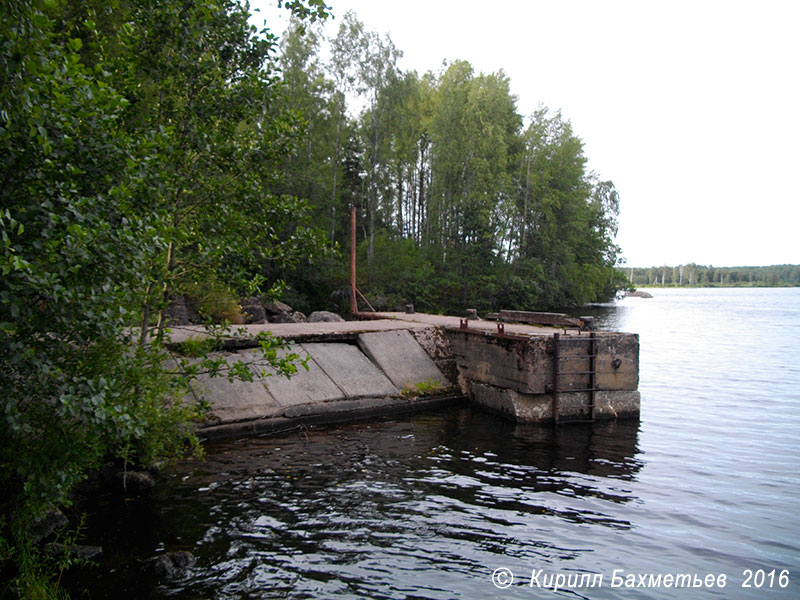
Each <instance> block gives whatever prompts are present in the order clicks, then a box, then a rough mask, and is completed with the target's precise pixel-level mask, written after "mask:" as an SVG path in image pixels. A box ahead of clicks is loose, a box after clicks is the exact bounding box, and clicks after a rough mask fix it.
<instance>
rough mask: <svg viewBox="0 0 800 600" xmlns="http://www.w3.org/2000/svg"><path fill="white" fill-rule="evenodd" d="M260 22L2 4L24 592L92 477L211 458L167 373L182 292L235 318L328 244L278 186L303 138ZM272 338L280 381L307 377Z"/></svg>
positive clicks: (65, 2) (229, 9)
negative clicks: (35, 535) (44, 535)
mask: <svg viewBox="0 0 800 600" xmlns="http://www.w3.org/2000/svg"><path fill="white" fill-rule="evenodd" d="M286 4H287V6H288V7H289V8H290V9H291V10H292V11H293V12H294V13H296V14H300V15H302V16H305V17H307V18H309V19H312V20H313V19H315V18H318V17H323V16H324V15H325V14H326V7H325V5H324V4H323V3H322V2H318V1H317V0H308V1H306V2H300V1H293V2H288V3H286ZM248 17H249V11H248V10H247V7H246V5H244V4H242V3H239V2H236V1H228V0H208V1H206V2H188V1H178V0H176V1H160V2H151V1H149V0H132V1H130V2H120V1H116V0H112V1H111V2H102V1H100V0H88V1H78V0H62V1H58V2H51V1H39V0H20V1H18V2H6V3H4V4H3V19H2V20H0V272H2V278H0V394H1V395H2V398H3V400H2V402H0V411H1V412H2V414H1V415H0V439H2V444H0V508H1V509H2V514H3V515H8V518H7V519H5V520H3V521H2V522H0V538H2V543H0V545H1V546H2V548H3V557H2V563H3V564H2V565H0V570H2V572H3V573H4V574H9V577H10V578H11V579H13V580H14V581H15V586H16V587H15V588H14V589H15V590H16V591H15V592H14V594H15V595H17V596H21V597H48V596H50V597H52V596H53V595H57V592H55V591H54V589H53V587H52V585H51V583H52V582H51V580H50V574H51V573H52V572H53V571H52V569H51V567H47V566H45V565H44V564H43V563H42V562H41V561H40V560H39V552H38V549H37V547H36V541H35V540H33V539H32V538H31V534H30V525H31V523H32V522H33V521H34V520H35V519H36V518H37V517H38V516H39V515H40V514H41V513H42V511H43V510H45V508H46V507H49V506H52V505H59V504H62V505H64V504H68V503H69V501H70V491H71V490H72V489H73V488H74V486H75V485H76V484H77V483H78V482H80V481H81V480H82V479H83V478H84V477H85V476H86V474H87V472H88V471H89V470H91V469H95V468H97V467H98V466H99V465H100V464H101V462H103V461H104V460H105V459H106V458H108V457H118V458H122V459H125V460H127V461H129V462H132V463H136V464H138V465H141V466H145V467H146V466H148V465H153V464H161V463H163V462H164V461H167V460H171V459H175V458H177V457H180V456H183V455H185V454H186V453H187V452H188V453H197V452H198V451H199V446H198V443H197V439H196V437H195V436H194V434H193V430H192V421H193V420H195V419H197V418H201V417H202V415H203V411H204V408H205V407H204V406H202V405H195V404H193V403H191V402H188V401H186V400H185V398H186V394H185V392H186V385H187V381H188V379H189V378H190V377H191V374H192V371H191V369H189V371H188V373H189V377H185V376H184V375H183V374H182V373H179V372H177V371H170V370H169V369H168V368H166V367H165V365H167V364H169V363H167V362H166V358H167V354H166V351H165V350H164V346H163V345H162V341H163V336H164V335H165V334H166V331H165V329H164V325H165V320H164V309H165V307H166V303H167V300H168V298H169V297H170V295H171V294H172V293H173V292H175V291H176V289H177V287H176V286H179V285H184V284H185V283H186V282H195V283H196V288H195V290H196V292H197V295H198V296H199V297H200V299H201V305H202V304H203V303H204V302H205V303H206V304H207V305H208V306H207V307H206V309H205V310H206V313H207V314H208V316H209V317H212V318H215V317H216V318H223V319H227V320H234V318H235V317H236V315H237V314H238V306H236V305H235V303H232V294H233V293H234V292H236V293H239V292H240V291H242V290H247V292H249V293H251V294H253V293H256V292H257V291H258V289H257V288H258V287H259V286H260V285H261V284H262V283H267V284H272V283H273V282H274V278H273V279H269V276H270V274H272V273H274V272H275V271H276V269H280V268H289V267H292V266H293V265H297V264H299V263H300V262H301V261H302V260H306V259H307V258H308V257H309V256H313V255H315V254H318V253H319V251H320V248H321V246H322V234H321V233H320V232H318V231H317V230H316V228H315V227H314V226H313V222H312V220H311V218H312V217H311V215H310V212H309V209H308V207H307V204H306V203H305V202H304V201H302V200H299V199H297V198H293V197H289V196H285V195H282V194H281V193H280V192H279V191H273V189H274V188H275V187H276V185H275V184H276V182H277V181H278V180H279V179H280V173H279V168H278V166H279V162H280V158H281V157H282V156H284V155H285V154H287V153H289V152H291V149H292V147H293V144H295V143H296V142H297V140H298V132H299V131H300V129H299V128H298V119H297V117H296V115H294V114H291V113H290V112H288V111H286V110H284V109H282V108H281V107H280V106H278V105H276V104H275V98H276V97H277V94H276V93H275V88H276V87H277V85H278V83H277V79H276V75H275V68H274V63H273V59H272V53H273V51H274V47H275V41H274V38H272V37H271V36H268V35H267V36H262V37H257V36H256V35H255V30H254V29H253V28H252V27H251V26H250V25H249V24H248ZM217 292H219V293H221V294H222V295H223V296H224V298H225V302H224V303H221V302H220V301H219V299H213V298H211V296H213V293H217ZM221 304H225V306H223V307H222V308H220V305H221ZM212 305H213V309H212ZM214 311H216V312H214ZM153 323H155V325H156V333H157V335H156V336H151V335H149V333H150V332H149V326H150V325H151V324H153ZM133 324H141V325H142V327H141V329H140V331H139V333H138V334H137V335H136V337H135V338H134V337H133V332H134V331H136V330H135V329H133V328H132V327H131V326H132V325H133ZM260 341H261V343H262V349H263V350H264V353H265V355H266V356H267V358H268V360H269V361H270V363H272V364H273V365H274V366H275V367H276V368H277V369H278V370H279V371H280V372H283V373H287V374H288V373H291V372H292V371H293V370H295V369H296V366H295V365H294V361H296V359H297V357H296V356H293V355H286V354H278V351H277V346H278V345H277V344H276V343H275V342H274V340H272V339H269V338H263V339H262V340H260ZM215 343H216V341H215ZM209 348H210V346H209V347H208V348H206V347H203V348H197V347H196V348H195V351H198V352H201V351H204V350H207V349H209ZM199 364H200V366H199V367H198V369H199V368H203V369H207V371H206V372H212V373H213V372H216V373H220V374H227V375H228V376H229V377H245V378H246V377H252V374H251V373H250V371H249V370H248V369H247V368H246V365H240V364H237V365H233V366H232V367H229V368H222V367H221V366H220V364H219V359H218V358H214V357H209V356H208V355H206V356H204V357H201V359H200V361H199Z"/></svg>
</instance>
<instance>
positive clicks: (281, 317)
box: [269, 311, 300, 323]
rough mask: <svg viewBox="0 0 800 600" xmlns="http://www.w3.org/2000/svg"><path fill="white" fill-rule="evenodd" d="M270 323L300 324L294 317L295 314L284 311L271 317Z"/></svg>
mask: <svg viewBox="0 0 800 600" xmlns="http://www.w3.org/2000/svg"><path fill="white" fill-rule="evenodd" d="M269 322H270V323H299V322H300V321H298V320H297V319H296V318H295V317H294V316H293V313H291V312H289V311H282V312H279V313H278V314H276V315H271V316H270V317H269Z"/></svg>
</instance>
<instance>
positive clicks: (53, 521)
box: [31, 507, 69, 542]
mask: <svg viewBox="0 0 800 600" xmlns="http://www.w3.org/2000/svg"><path fill="white" fill-rule="evenodd" d="M68 523H69V521H68V520H67V517H65V516H64V513H62V512H61V511H60V510H58V509H57V508H56V507H51V508H49V509H47V511H46V512H45V513H44V514H43V515H42V516H41V517H39V518H38V519H37V520H36V521H35V522H34V523H33V525H32V526H31V536H32V537H33V539H34V540H36V541H37V542H38V541H41V540H44V539H45V538H48V537H50V535H51V534H52V533H53V532H54V531H56V530H58V529H61V528H62V527H64V526H66V525H67V524H68Z"/></svg>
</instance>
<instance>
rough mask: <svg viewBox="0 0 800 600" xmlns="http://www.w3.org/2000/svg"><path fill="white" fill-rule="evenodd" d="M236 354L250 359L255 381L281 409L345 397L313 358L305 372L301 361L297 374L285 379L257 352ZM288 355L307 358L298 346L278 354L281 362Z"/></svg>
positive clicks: (303, 350)
mask: <svg viewBox="0 0 800 600" xmlns="http://www.w3.org/2000/svg"><path fill="white" fill-rule="evenodd" d="M342 345H345V344H342ZM239 354H242V355H243V356H248V357H251V360H253V361H254V369H255V371H256V372H257V374H258V377H259V378H260V380H261V381H262V383H263V384H264V385H265V386H266V387H267V389H268V390H269V392H270V394H271V395H272V397H273V398H275V400H276V401H277V403H278V404H279V405H280V406H282V407H288V406H296V405H299V404H310V403H316V402H328V401H330V400H337V399H340V398H344V397H345V393H344V392H343V391H342V390H341V389H339V387H338V386H337V385H336V384H335V383H334V382H333V380H332V379H331V378H330V377H328V376H327V375H326V374H325V372H324V371H323V370H322V369H320V367H319V365H318V364H317V363H316V362H315V361H314V360H313V358H309V360H308V362H307V364H308V370H306V369H305V368H304V367H303V365H302V364H301V362H300V360H298V361H296V363H295V364H296V365H297V372H296V373H295V374H293V375H292V376H291V377H290V378H287V377H286V376H284V375H282V374H279V373H278V372H277V370H276V369H274V368H273V367H272V366H270V365H269V364H268V363H267V361H266V360H265V359H264V358H263V357H262V356H260V352H259V351H258V350H243V351H241V352H240V353H239ZM287 354H297V355H299V356H300V359H301V360H302V359H305V358H307V357H308V356H309V353H308V351H307V350H306V349H305V348H303V347H302V346H300V345H299V344H291V345H290V346H289V347H288V348H287V349H286V350H282V351H279V356H280V357H281V358H282V357H284V356H286V355H287Z"/></svg>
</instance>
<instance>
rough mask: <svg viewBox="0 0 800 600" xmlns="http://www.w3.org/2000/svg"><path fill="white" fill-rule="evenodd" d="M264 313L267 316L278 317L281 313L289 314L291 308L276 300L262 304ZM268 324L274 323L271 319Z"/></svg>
mask: <svg viewBox="0 0 800 600" xmlns="http://www.w3.org/2000/svg"><path fill="white" fill-rule="evenodd" d="M263 306H264V311H265V312H266V313H267V315H268V316H270V317H273V316H276V315H279V314H281V313H287V314H290V313H291V312H292V307H291V306H289V305H288V304H284V303H283V302H280V301H278V300H273V301H271V302H265V303H264V305H263ZM269 322H270V323H274V321H273V320H272V319H270V320H269Z"/></svg>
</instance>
